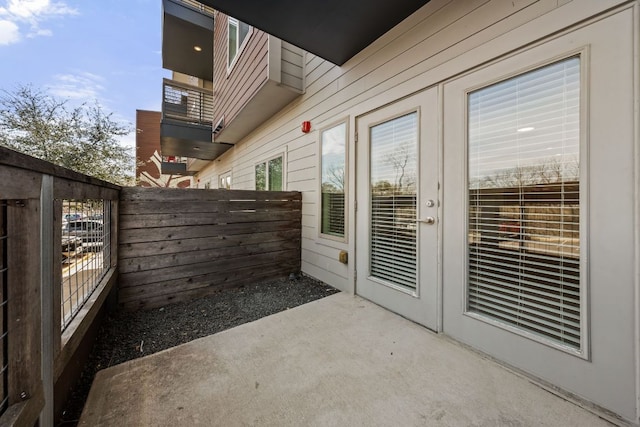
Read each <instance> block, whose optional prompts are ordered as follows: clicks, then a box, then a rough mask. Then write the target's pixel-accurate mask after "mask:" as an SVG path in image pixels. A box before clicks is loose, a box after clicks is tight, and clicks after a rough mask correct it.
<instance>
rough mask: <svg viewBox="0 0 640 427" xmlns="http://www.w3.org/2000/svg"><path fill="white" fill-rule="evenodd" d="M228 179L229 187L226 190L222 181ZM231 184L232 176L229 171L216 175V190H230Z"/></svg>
mask: <svg viewBox="0 0 640 427" xmlns="http://www.w3.org/2000/svg"><path fill="white" fill-rule="evenodd" d="M226 178H229V187H228V188H227V186H226V185H225V186H223V185H222V180H223V179H226ZM232 182H233V176H232V174H231V170H228V171H226V172H223V173H221V174H220V175H218V188H219V189H223V190H231V183H232Z"/></svg>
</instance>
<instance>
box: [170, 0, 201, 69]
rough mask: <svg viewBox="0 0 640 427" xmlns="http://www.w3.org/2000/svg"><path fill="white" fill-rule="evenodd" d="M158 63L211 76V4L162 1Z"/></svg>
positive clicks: (188, 0) (188, 1) (190, 1)
mask: <svg viewBox="0 0 640 427" xmlns="http://www.w3.org/2000/svg"><path fill="white" fill-rule="evenodd" d="M162 66H163V67H164V68H166V69H168V70H173V71H178V72H180V73H184V74H188V75H190V76H195V77H198V78H201V79H205V80H211V78H212V76H213V9H212V8H210V7H207V6H204V5H202V4H201V3H199V2H197V1H194V0H163V1H162Z"/></svg>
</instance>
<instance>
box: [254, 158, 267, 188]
mask: <svg viewBox="0 0 640 427" xmlns="http://www.w3.org/2000/svg"><path fill="white" fill-rule="evenodd" d="M266 189H267V164H266V163H259V164H257V165H256V190H258V191H264V190H266Z"/></svg>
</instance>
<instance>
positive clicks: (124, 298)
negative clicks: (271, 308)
mask: <svg viewBox="0 0 640 427" xmlns="http://www.w3.org/2000/svg"><path fill="white" fill-rule="evenodd" d="M292 267H295V262H290V263H281V264H277V265H274V264H268V265H263V266H257V267H254V268H252V269H250V270H247V269H236V270H230V269H226V270H225V271H223V272H219V271H216V272H213V273H208V274H202V275H199V276H190V277H188V278H186V279H183V278H181V279H174V280H166V281H163V282H158V283H150V284H148V285H142V286H134V287H129V288H122V289H120V293H119V295H118V298H119V299H120V302H122V303H125V304H126V303H131V302H134V303H136V304H137V303H138V302H140V303H144V302H145V301H146V300H147V299H148V298H151V297H161V296H172V295H175V294H177V293H182V292H186V291H191V290H195V289H200V288H204V287H215V289H218V290H220V289H223V288H224V287H226V286H227V285H233V284H236V283H239V282H240V281H241V280H244V279H256V278H258V277H264V276H267V277H273V275H274V274H288V272H289V271H290V269H291V268H292ZM177 290H179V292H176V291H177Z"/></svg>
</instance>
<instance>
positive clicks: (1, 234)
mask: <svg viewBox="0 0 640 427" xmlns="http://www.w3.org/2000/svg"><path fill="white" fill-rule="evenodd" d="M8 239H9V237H8V232H7V203H6V201H5V200H0V292H2V294H0V373H1V377H2V378H1V381H2V384H0V415H2V414H3V413H4V412H5V411H6V410H7V407H8V406H9V369H8V368H9V357H8V350H9V349H8V346H7V338H8V333H9V331H8V327H7V326H8V319H7V273H8V267H7V241H8Z"/></svg>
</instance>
